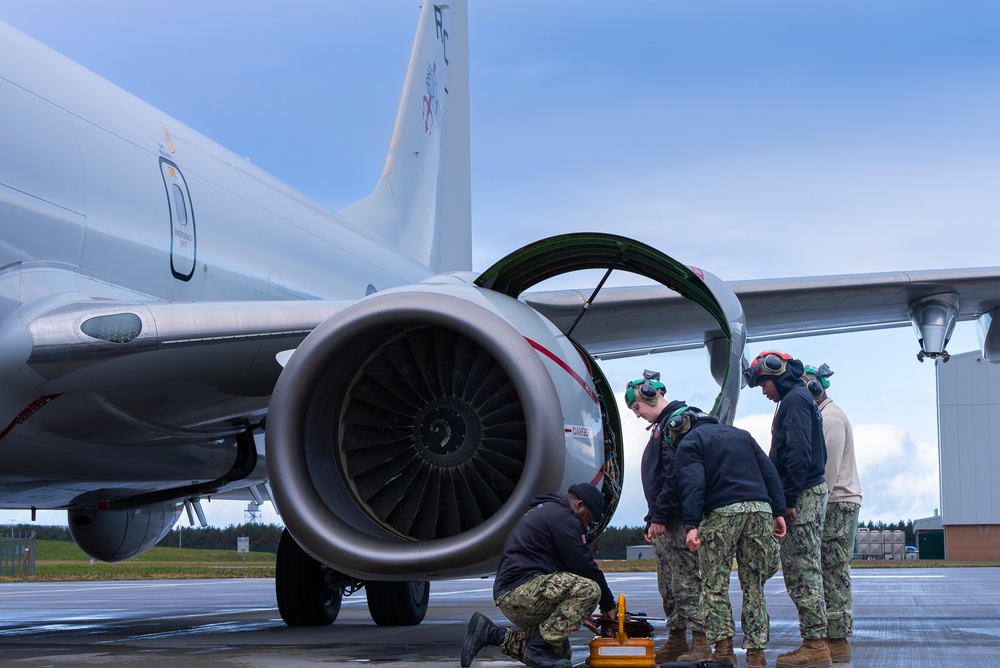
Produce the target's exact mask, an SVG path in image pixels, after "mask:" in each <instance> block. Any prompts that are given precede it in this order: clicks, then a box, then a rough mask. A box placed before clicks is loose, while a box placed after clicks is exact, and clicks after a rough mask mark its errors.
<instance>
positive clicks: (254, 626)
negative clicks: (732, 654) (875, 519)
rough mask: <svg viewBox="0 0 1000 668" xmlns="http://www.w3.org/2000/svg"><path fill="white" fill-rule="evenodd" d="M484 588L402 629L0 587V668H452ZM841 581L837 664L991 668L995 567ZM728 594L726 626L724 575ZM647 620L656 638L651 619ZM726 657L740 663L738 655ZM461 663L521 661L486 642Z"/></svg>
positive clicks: (998, 601) (445, 597)
mask: <svg viewBox="0 0 1000 668" xmlns="http://www.w3.org/2000/svg"><path fill="white" fill-rule="evenodd" d="M608 580H609V582H610V584H611V587H612V589H613V590H614V591H615V592H616V593H617V592H621V593H624V594H625V596H626V599H627V606H628V609H629V611H630V612H645V613H646V614H648V615H649V616H651V617H662V610H661V609H660V604H659V597H658V594H657V591H656V577H655V574H654V573H621V574H614V573H612V574H609V576H608ZM492 584H493V582H492V580H491V579H464V580H449V581H443V582H435V583H433V584H432V587H431V606H430V609H429V610H428V613H427V618H426V619H425V620H424V622H423V623H422V624H421V625H419V626H415V627H379V626H376V625H375V624H374V623H373V622H372V621H371V618H370V617H369V615H368V608H367V603H366V601H365V599H364V592H363V591H362V592H359V593H358V594H355V595H354V596H351V597H349V598H345V599H344V603H343V607H342V609H341V613H340V616H339V618H338V619H337V621H336V622H335V623H334V624H333V625H332V626H329V627H321V628H289V627H286V626H285V625H284V624H283V623H282V621H281V619H280V617H279V615H278V611H277V604H276V603H275V598H274V581H273V580H269V579H261V580H158V581H129V582H73V583H30V584H25V583H14V584H0V597H2V600H3V601H4V612H3V613H2V614H0V665H5V666H6V665H11V666H26V667H31V668H34V667H42V666H79V665H94V664H111V665H133V664H138V663H140V662H141V663H146V664H150V665H151V666H153V667H154V668H156V667H159V666H182V665H183V666H218V667H222V666H234V667H261V668H263V667H264V666H267V667H274V668H286V667H287V668H293V667H300V666H317V665H325V666H354V667H356V666H359V665H367V666H390V665H393V666H408V667H409V666H412V667H414V668H422V667H423V666H458V665H459V661H458V654H459V650H460V647H461V643H462V639H463V637H464V635H465V627H466V622H467V621H468V619H469V616H470V615H471V614H472V612H473V611H474V610H482V611H483V612H484V613H486V614H488V615H490V616H491V617H492V618H493V619H494V621H497V622H501V623H503V622H504V620H503V617H502V615H500V613H499V612H498V611H497V609H496V608H495V607H494V606H493V602H492V597H491V590H492ZM854 587H855V601H854V609H855V637H854V639H853V640H852V646H853V648H854V659H853V662H852V663H850V664H841V665H844V666H845V667H846V668H850V667H852V666H859V667H860V666H865V668H890V667H891V668H898V667H901V666H905V667H912V668H924V667H927V668H931V667H934V668H937V667H939V666H976V667H977V668H979V667H986V666H997V667H1000V568H905V569H858V570H855V571H854ZM730 591H731V595H732V600H733V612H734V614H735V617H736V619H737V622H738V620H739V614H740V602H741V597H740V593H739V585H738V583H737V581H736V578H735V576H734V578H733V581H732V584H731V589H730ZM765 595H766V597H767V603H768V611H769V613H770V615H771V647H770V648H769V649H768V652H767V657H768V665H769V666H773V665H774V658H775V656H776V655H777V654H778V653H780V652H786V651H789V650H791V649H794V648H795V647H797V646H798V644H799V634H798V621H797V618H796V615H795V609H794V606H793V605H792V602H791V600H790V599H789V598H788V596H787V594H786V593H785V590H784V585H783V583H782V581H781V576H780V574H779V575H778V576H776V577H775V578H772V579H771V580H770V581H769V582H768V584H767V586H766V588H765ZM654 626H655V627H656V629H657V636H658V637H659V636H660V635H663V634H664V632H663V623H662V622H656V623H655V624H654ZM737 626H738V623H737ZM591 637H592V636H591V635H590V634H589V633H588V632H586V631H583V632H580V633H577V634H576V635H575V636H574V637H573V649H574V658H575V659H576V660H582V659H583V658H585V657H586V655H587V644H588V643H589V641H590V639H591ZM657 642H658V643H659V640H657ZM738 643H739V632H737V638H736V644H737V645H738ZM737 657H738V659H739V663H740V666H743V665H745V663H744V652H743V651H742V650H739V649H737ZM474 665H475V666H483V667H484V668H487V667H489V666H496V667H498V668H499V667H500V666H517V665H521V664H519V663H517V662H513V661H510V660H509V659H505V658H504V657H503V656H502V655H501V654H500V653H499V651H497V649H496V648H492V647H488V648H486V649H484V650H483V651H482V653H481V654H480V656H479V658H477V660H476V662H475V664H474Z"/></svg>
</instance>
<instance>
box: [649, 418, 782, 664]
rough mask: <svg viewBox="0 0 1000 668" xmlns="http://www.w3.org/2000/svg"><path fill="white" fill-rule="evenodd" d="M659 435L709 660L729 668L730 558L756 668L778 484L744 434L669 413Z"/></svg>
mask: <svg viewBox="0 0 1000 668" xmlns="http://www.w3.org/2000/svg"><path fill="white" fill-rule="evenodd" d="M666 427H667V442H668V443H669V444H670V445H671V446H672V447H674V448H676V449H677V468H678V477H679V478H680V482H681V489H682V491H683V507H684V511H683V512H684V526H685V529H686V531H687V534H686V544H687V546H688V548H689V549H690V550H691V551H692V552H697V553H698V556H699V560H700V566H701V575H702V594H701V609H702V613H703V614H704V616H705V626H706V627H707V630H708V639H709V640H710V641H711V642H713V643H714V644H715V651H714V652H713V654H712V656H711V660H712V661H723V662H725V661H729V662H730V663H732V665H733V666H734V668H735V666H736V655H735V653H734V652H733V636H734V635H735V632H736V626H735V623H734V622H733V611H732V606H731V605H730V602H729V576H730V574H731V572H732V569H733V555H734V554H735V555H736V561H737V563H738V564H739V571H738V572H739V578H740V588H741V589H742V590H743V611H742V615H741V620H740V622H741V623H740V626H741V627H742V629H743V647H744V648H745V649H746V650H747V666H748V667H750V668H763V667H764V666H766V665H767V662H766V658H765V656H764V649H765V648H766V647H767V642H768V638H769V635H770V621H769V618H768V616H767V606H766V604H765V602H764V583H765V582H767V580H768V579H769V578H770V577H771V576H772V575H774V574H775V572H776V571H777V570H778V541H777V538H780V537H782V536H784V535H785V518H784V515H785V496H784V492H783V491H782V489H781V479H780V478H779V477H778V472H777V470H776V469H775V468H774V464H773V463H771V460H770V459H768V457H767V455H765V454H764V451H763V450H761V448H760V446H759V445H757V442H756V441H755V440H754V439H753V437H752V436H751V435H750V434H749V433H747V432H745V431H743V430H742V429H737V428H736V427H731V426H729V425H724V424H719V422H718V420H716V419H715V418H714V417H711V416H709V415H705V414H704V413H701V412H700V411H699V410H698V409H697V408H691V407H688V406H684V407H683V408H681V409H679V410H677V411H675V412H674V413H672V414H671V415H670V416H669V417H668V418H667V420H666Z"/></svg>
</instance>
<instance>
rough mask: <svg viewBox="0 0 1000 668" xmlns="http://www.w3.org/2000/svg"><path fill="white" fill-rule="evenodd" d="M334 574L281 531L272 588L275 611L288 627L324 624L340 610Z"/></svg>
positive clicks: (331, 619) (329, 622) (340, 592)
mask: <svg viewBox="0 0 1000 668" xmlns="http://www.w3.org/2000/svg"><path fill="white" fill-rule="evenodd" d="M338 575H339V574H338V573H337V572H336V571H334V570H333V569H331V568H328V567H326V566H324V565H323V564H321V563H319V562H318V561H316V560H315V559H313V558H312V557H311V556H310V555H309V554H308V553H307V552H306V551H305V550H303V549H302V548H301V547H299V544H298V543H296V542H295V539H294V538H292V534H290V533H288V529H285V530H284V531H282V532H281V540H280V541H279V542H278V559H277V562H276V564H275V573H274V589H275V593H276V594H277V597H278V612H280V613H281V618H282V619H283V620H284V621H285V623H286V624H288V625H289V626H325V625H327V624H332V623H333V620H335V619H337V615H338V614H339V613H340V601H341V598H342V597H343V593H342V591H341V588H340V582H339V581H338V580H339V578H338Z"/></svg>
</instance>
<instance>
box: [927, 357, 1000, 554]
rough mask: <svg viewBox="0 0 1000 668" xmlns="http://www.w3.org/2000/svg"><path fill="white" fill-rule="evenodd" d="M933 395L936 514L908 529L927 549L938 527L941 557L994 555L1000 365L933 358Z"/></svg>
mask: <svg viewBox="0 0 1000 668" xmlns="http://www.w3.org/2000/svg"><path fill="white" fill-rule="evenodd" d="M937 393H938V459H939V462H940V470H941V516H940V518H937V517H934V518H927V519H925V520H918V521H917V522H915V523H914V528H915V529H916V530H917V532H918V535H924V536H927V538H926V539H925V540H927V541H929V542H928V547H930V546H931V544H932V543H933V539H932V538H931V536H932V535H933V533H934V531H936V530H937V529H938V528H940V529H941V530H943V535H944V558H946V559H949V560H957V561H969V560H975V559H1000V484H998V481H1000V365H998V364H991V363H990V362H986V361H985V360H983V358H982V355H980V353H979V352H971V353H964V354H961V355H955V356H953V357H952V358H951V360H950V361H948V362H947V363H941V362H938V363H937ZM935 521H937V522H940V525H941V526H940V527H936V526H934V525H935ZM918 540H919V538H918ZM918 547H919V549H920V553H921V558H924V559H926V558H930V557H929V555H928V554H925V552H924V549H925V548H924V546H923V544H919V545H918ZM930 551H933V550H930Z"/></svg>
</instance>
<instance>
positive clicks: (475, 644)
mask: <svg viewBox="0 0 1000 668" xmlns="http://www.w3.org/2000/svg"><path fill="white" fill-rule="evenodd" d="M506 632H507V630H506V629H504V628H502V627H500V626H497V625H496V624H494V623H493V622H492V621H490V619H489V617H487V616H486V615H484V614H483V613H481V612H476V613H473V615H472V619H470V620H469V630H468V631H467V632H466V634H465V642H464V643H463V644H462V668H469V666H471V665H472V660H473V659H475V658H476V655H477V654H479V650H481V649H482V648H484V647H486V646H487V645H494V646H499V645H500V642H501V641H502V640H503V636H504V634H505V633H506Z"/></svg>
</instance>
